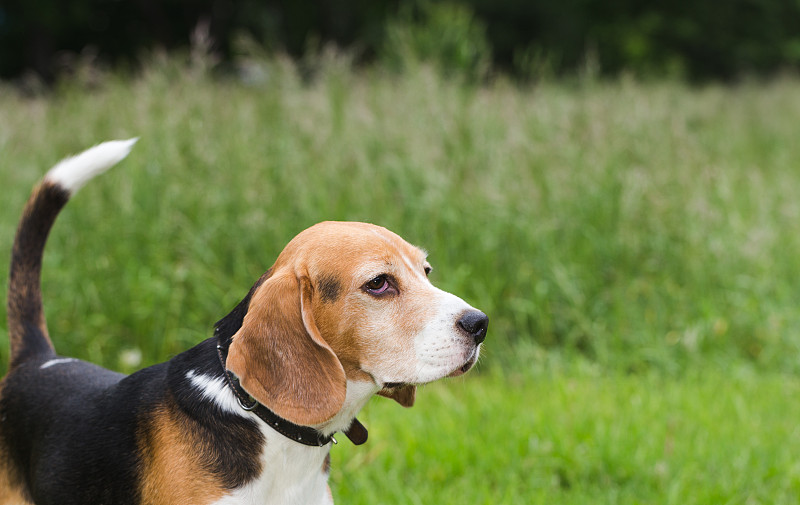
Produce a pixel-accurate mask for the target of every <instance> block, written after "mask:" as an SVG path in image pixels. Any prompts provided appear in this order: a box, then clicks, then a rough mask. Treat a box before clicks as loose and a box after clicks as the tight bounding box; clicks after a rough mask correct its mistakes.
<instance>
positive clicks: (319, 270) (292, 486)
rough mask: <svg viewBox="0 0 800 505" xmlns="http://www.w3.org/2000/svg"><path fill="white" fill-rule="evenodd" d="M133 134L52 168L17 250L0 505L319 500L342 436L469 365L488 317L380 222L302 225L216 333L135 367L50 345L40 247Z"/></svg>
mask: <svg viewBox="0 0 800 505" xmlns="http://www.w3.org/2000/svg"><path fill="white" fill-rule="evenodd" d="M132 145H133V141H115V142H108V143H105V144H101V145H100V146H97V147H95V148H92V149H90V150H88V151H86V152H84V153H83V154H81V155H79V156H77V157H75V158H71V159H68V160H65V161H64V162H62V163H61V164H59V165H57V166H56V167H54V168H53V170H51V171H50V172H49V173H48V174H47V176H46V177H45V178H44V180H43V181H42V183H40V185H39V186H38V187H37V188H36V189H35V190H34V193H33V195H32V196H31V198H30V200H29V201H28V204H27V205H26V207H25V211H24V213H23V217H22V220H21V222H20V226H19V229H18V232H17V237H16V240H15V243H14V250H13V252H12V261H11V273H10V277H9V299H8V326H9V340H10V342H11V359H10V365H9V372H8V374H7V376H6V377H5V378H4V379H3V381H2V383H0V505H10V504H30V503H35V504H38V505H43V504H59V505H67V504H90V503H91V504H115V505H123V504H154V505H155V504H212V503H213V504H220V505H221V504H227V505H234V504H255V503H258V504H283V505H285V504H324V503H331V502H332V498H331V495H330V490H329V489H328V486H327V478H328V461H329V451H330V447H331V443H332V435H333V434H334V433H336V432H339V431H343V432H346V433H347V434H348V436H349V437H351V439H354V441H357V442H363V440H364V439H365V438H366V432H365V430H363V427H362V426H361V425H360V424H359V423H358V422H357V421H354V419H355V416H356V414H357V413H358V411H359V410H360V409H361V408H362V407H363V406H364V405H365V404H366V402H367V401H368V400H369V398H370V397H372V396H373V395H374V394H376V393H377V394H381V395H383V396H387V397H390V398H393V399H395V400H396V401H398V402H399V403H401V404H402V405H405V406H410V405H411V404H412V403H413V401H414V394H415V385H416V384H421V383H425V382H430V381H433V380H436V379H439V378H442V377H445V376H454V375H461V374H462V373H464V372H466V371H467V370H468V369H469V368H471V367H472V365H473V364H474V363H475V361H476V360H477V358H478V354H479V351H480V344H481V342H482V341H483V339H484V337H485V334H486V327H487V322H488V320H487V318H486V316H485V315H484V314H483V313H481V312H480V311H477V310H475V309H473V308H471V307H470V306H469V305H467V304H466V303H465V302H463V301H462V300H461V299H459V298H457V297H456V296H454V295H451V294H448V293H445V292H443V291H441V290H438V289H436V288H434V287H433V286H432V285H431V284H430V282H428V280H427V273H428V271H429V270H430V266H429V265H428V263H427V262H426V260H425V254H424V253H423V252H422V251H421V250H419V249H417V248H415V247H413V246H411V245H409V244H408V243H406V242H405V241H403V240H402V239H401V238H400V237H398V236H397V235H395V234H393V233H391V232H389V231H388V230H385V229H383V228H380V227H377V226H374V225H368V224H363V223H333V222H326V223H321V224H319V225H316V226H314V227H311V228H309V229H308V230H305V231H304V232H302V233H300V234H299V235H298V236H297V237H295V238H294V239H293V240H292V241H291V242H290V243H289V244H288V245H287V246H286V248H285V249H284V251H283V252H282V253H281V254H280V256H279V257H278V259H277V261H276V262H275V265H273V267H272V268H270V270H268V271H267V272H266V273H265V274H264V275H263V276H262V277H261V278H260V279H259V280H258V282H256V284H255V285H254V286H253V287H252V288H251V290H250V292H249V293H248V294H247V296H246V297H245V298H244V299H243V300H242V302H241V303H240V304H239V305H237V307H236V308H235V309H234V310H233V311H232V312H231V313H230V314H228V315H227V316H226V317H225V318H223V319H222V320H220V321H219V322H218V323H217V325H216V331H215V335H214V336H213V337H212V338H209V339H207V340H205V341H204V342H201V343H200V344H198V345H197V346H195V347H193V348H191V349H189V350H188V351H185V352H183V353H181V354H179V355H177V356H176V357H174V358H173V359H171V360H169V361H168V362H165V363H161V364H159V365H155V366H152V367H149V368H146V369H143V370H140V371H139V372H137V373H134V374H132V375H130V376H124V375H122V374H118V373H115V372H111V371H109V370H106V369H103V368H100V367H98V366H96V365H93V364H91V363H86V362H83V361H80V360H76V359H72V358H63V357H59V356H57V355H56V353H55V351H54V349H53V346H52V344H51V342H50V338H49V335H48V332H47V327H46V324H45V319H44V314H43V310H42V304H41V294H40V288H39V286H40V279H39V275H40V273H39V272H40V269H41V257H42V251H43V249H44V244H45V241H46V238H47V234H48V232H49V230H50V227H51V226H52V223H53V222H54V220H55V218H56V216H57V215H58V212H59V211H60V209H61V208H62V207H63V206H64V205H65V204H66V202H67V201H68V200H69V197H70V196H71V195H72V194H73V193H74V192H75V191H77V189H79V188H80V187H81V186H82V185H83V184H84V183H85V182H86V181H87V180H88V179H89V178H91V177H93V176H94V175H96V174H97V173H99V172H102V171H103V170H105V169H106V168H108V167H110V166H111V165H113V164H114V163H116V162H118V161H119V160H121V159H122V158H124V157H125V156H126V155H127V154H128V151H129V150H130V148H131V146H132Z"/></svg>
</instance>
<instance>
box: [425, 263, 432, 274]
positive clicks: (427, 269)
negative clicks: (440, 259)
mask: <svg viewBox="0 0 800 505" xmlns="http://www.w3.org/2000/svg"><path fill="white" fill-rule="evenodd" d="M431 272H433V267H431V266H430V265H425V275H430V273H431Z"/></svg>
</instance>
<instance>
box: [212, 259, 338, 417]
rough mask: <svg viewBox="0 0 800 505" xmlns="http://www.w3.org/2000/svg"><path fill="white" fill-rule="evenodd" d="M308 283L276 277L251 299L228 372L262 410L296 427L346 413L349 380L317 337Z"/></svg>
mask: <svg viewBox="0 0 800 505" xmlns="http://www.w3.org/2000/svg"><path fill="white" fill-rule="evenodd" d="M312 298H313V288H312V286H311V282H310V281H309V280H308V278H307V277H300V278H298V277H297V276H296V275H295V274H294V273H293V272H289V271H287V270H286V269H284V270H283V271H279V272H274V273H273V275H272V276H271V277H270V278H269V279H267V280H265V281H264V282H263V283H262V284H261V286H259V287H258V288H257V289H256V290H255V292H254V293H253V294H252V298H251V299H250V305H249V308H248V310H247V313H246V314H245V316H244V320H243V321H242V327H241V328H239V330H238V331H237V332H236V333H235V334H234V335H233V339H232V342H231V345H230V348H229V350H228V358H227V361H226V364H225V365H226V367H227V368H228V370H230V371H231V372H233V373H234V374H236V376H237V377H238V378H239V382H240V384H241V386H242V387H243V388H244V390H245V391H247V392H248V393H249V394H250V395H252V396H253V398H255V399H256V400H258V401H259V403H261V404H262V405H264V406H266V407H267V408H268V409H270V410H272V411H273V412H275V413H276V414H278V415H279V416H280V417H282V418H284V419H287V420H289V421H291V422H293V423H295V424H300V425H305V426H310V425H316V424H320V423H323V422H325V421H327V420H329V419H330V418H331V417H333V416H334V415H335V414H336V413H337V412H338V411H339V410H340V409H341V407H342V404H343V403H344V399H345V396H346V394H347V379H346V377H345V374H344V369H343V368H342V364H341V363H340V362H339V358H337V357H336V354H334V352H333V350H332V349H331V348H330V346H328V344H327V343H326V342H325V340H323V339H322V336H321V335H320V334H319V330H318V329H317V326H316V324H315V323H314V316H313V314H312V312H311V303H312V302H311V300H312Z"/></svg>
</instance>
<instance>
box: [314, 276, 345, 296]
mask: <svg viewBox="0 0 800 505" xmlns="http://www.w3.org/2000/svg"><path fill="white" fill-rule="evenodd" d="M317 287H318V289H319V295H320V297H321V298H322V301H323V302H335V301H336V300H338V299H339V295H341V293H342V285H341V283H340V282H339V281H338V280H337V279H336V278H334V277H330V276H324V277H321V278H320V279H319V281H318V282H317Z"/></svg>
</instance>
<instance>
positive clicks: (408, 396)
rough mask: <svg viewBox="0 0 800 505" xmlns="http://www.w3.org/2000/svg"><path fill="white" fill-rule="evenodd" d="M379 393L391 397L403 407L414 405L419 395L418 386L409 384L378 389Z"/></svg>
mask: <svg viewBox="0 0 800 505" xmlns="http://www.w3.org/2000/svg"><path fill="white" fill-rule="evenodd" d="M378 394H379V395H381V396H385V397H386V398H391V399H392V400H394V401H396V402H397V403H399V404H400V405H402V406H403V407H410V406H412V405H414V400H415V399H416V397H417V386H413V385H407V386H400V387H396V388H384V389H381V390H380V391H378Z"/></svg>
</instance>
